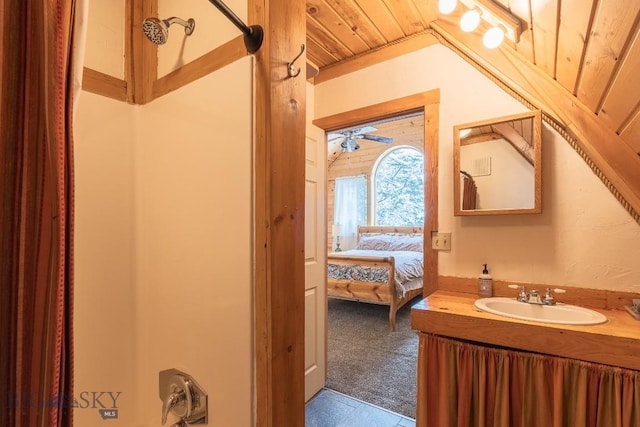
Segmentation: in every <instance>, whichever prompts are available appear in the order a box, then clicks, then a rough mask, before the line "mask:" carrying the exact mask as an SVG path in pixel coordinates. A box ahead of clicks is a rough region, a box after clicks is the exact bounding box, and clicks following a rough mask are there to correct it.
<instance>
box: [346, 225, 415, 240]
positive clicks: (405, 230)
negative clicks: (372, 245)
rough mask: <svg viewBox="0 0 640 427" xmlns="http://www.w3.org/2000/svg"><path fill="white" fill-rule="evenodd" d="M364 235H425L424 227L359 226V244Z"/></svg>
mask: <svg viewBox="0 0 640 427" xmlns="http://www.w3.org/2000/svg"><path fill="white" fill-rule="evenodd" d="M363 234H423V228H422V227H396V226H368V225H360V226H358V240H357V241H358V242H360V236H362V235H363Z"/></svg>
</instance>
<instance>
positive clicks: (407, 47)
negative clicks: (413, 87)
mask: <svg viewBox="0 0 640 427" xmlns="http://www.w3.org/2000/svg"><path fill="white" fill-rule="evenodd" d="M435 43H438V40H437V39H436V38H435V37H434V36H433V34H431V33H427V32H423V33H418V34H414V35H411V36H409V37H407V38H406V39H403V40H402V41H400V42H395V43H394V42H392V43H389V44H387V45H385V46H384V47H382V48H379V49H373V50H370V51H367V52H366V53H363V54H360V55H356V56H354V57H352V58H350V59H347V60H344V61H341V62H338V63H335V64H331V65H329V66H326V67H321V68H320V73H319V74H318V75H317V76H316V77H315V78H314V83H315V84H317V83H322V82H325V81H327V80H331V79H335V78H337V77H340V76H344V75H345V74H349V73H353V72H354V71H358V70H361V69H363V68H366V67H369V66H371V65H374V64H377V63H379V62H382V61H386V60H388V59H392V58H395V57H398V56H400V55H404V54H405V53H409V52H413V51H414V50H418V49H422V48H424V47H427V46H431V45H432V44H435Z"/></svg>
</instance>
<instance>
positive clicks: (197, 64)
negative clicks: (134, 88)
mask: <svg viewBox="0 0 640 427" xmlns="http://www.w3.org/2000/svg"><path fill="white" fill-rule="evenodd" d="M245 56H247V49H246V47H245V45H244V39H243V36H238V37H236V38H234V39H233V40H230V41H228V42H226V43H224V44H223V45H221V46H219V47H217V48H215V49H213V50H212V51H210V52H208V53H206V54H204V55H202V56H201V57H199V58H197V59H195V60H193V61H191V62H189V63H188V64H185V65H183V66H182V67H180V68H178V69H177V70H174V71H172V72H171V73H169V74H167V75H166V76H164V77H161V78H160V79H158V80H156V81H154V82H153V89H152V96H151V98H152V99H156V98H159V97H161V96H162V95H166V94H167V93H169V92H172V91H174V90H176V89H179V88H181V87H182V86H185V85H187V84H189V83H191V82H193V81H195V80H198V79H199V78H202V77H204V76H206V75H208V74H210V73H213V72H214V71H216V70H219V69H221V68H223V67H226V66H227V65H229V64H231V63H233V62H235V61H237V60H238V59H240V58H244V57H245Z"/></svg>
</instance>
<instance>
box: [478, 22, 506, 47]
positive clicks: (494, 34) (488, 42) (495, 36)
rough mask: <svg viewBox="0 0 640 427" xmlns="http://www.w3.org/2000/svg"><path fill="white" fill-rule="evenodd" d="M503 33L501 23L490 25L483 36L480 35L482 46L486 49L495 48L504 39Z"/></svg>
mask: <svg viewBox="0 0 640 427" xmlns="http://www.w3.org/2000/svg"><path fill="white" fill-rule="evenodd" d="M505 33H506V31H505V29H504V27H503V26H502V25H496V26H495V27H491V28H489V29H488V30H487V32H486V33H484V36H482V44H484V47H486V48H487V49H495V48H497V47H498V46H500V45H501V44H502V42H503V41H504V34H505Z"/></svg>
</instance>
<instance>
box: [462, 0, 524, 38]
mask: <svg viewBox="0 0 640 427" xmlns="http://www.w3.org/2000/svg"><path fill="white" fill-rule="evenodd" d="M460 3H462V4H463V6H465V7H466V8H467V9H470V10H478V12H479V14H480V17H481V20H482V21H484V22H485V23H486V24H488V25H483V26H482V27H483V28H487V27H489V28H490V29H489V31H487V33H490V34H491V35H488V36H485V37H486V38H488V39H489V40H487V41H485V37H483V43H485V46H487V47H488V48H490V49H492V48H495V47H498V46H500V44H501V43H502V42H498V41H497V40H499V39H500V35H499V31H500V30H502V34H503V36H502V39H503V40H504V39H507V40H509V41H510V42H512V43H513V44H515V43H518V41H520V34H521V33H522V22H521V21H520V19H519V18H518V17H517V16H515V15H513V14H512V13H511V12H510V11H509V10H507V9H505V8H504V7H503V6H502V5H500V4H497V3H496V2H495V1H492V0H460ZM467 13H468V12H467ZM465 15H466V14H465ZM465 15H463V17H462V19H461V20H460V27H461V28H462V25H463V24H462V21H463V20H464V19H465V18H464V16H465ZM468 19H470V18H468ZM479 22H480V21H479ZM470 27H471V25H469V27H468V28H470ZM493 27H497V29H495V30H493ZM465 28H467V27H465ZM474 30H475V28H474V29H473V30H465V29H464V28H463V31H467V32H469V31H474ZM487 43H488V45H487ZM491 46H493V47H491Z"/></svg>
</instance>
